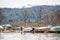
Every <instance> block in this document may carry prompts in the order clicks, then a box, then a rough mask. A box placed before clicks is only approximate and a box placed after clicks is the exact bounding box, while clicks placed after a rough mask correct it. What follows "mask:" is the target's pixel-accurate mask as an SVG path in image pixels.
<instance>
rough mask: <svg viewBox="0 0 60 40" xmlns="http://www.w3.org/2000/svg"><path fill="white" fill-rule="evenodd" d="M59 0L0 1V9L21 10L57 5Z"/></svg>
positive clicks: (59, 2)
mask: <svg viewBox="0 0 60 40" xmlns="http://www.w3.org/2000/svg"><path fill="white" fill-rule="evenodd" d="M59 4H60V0H0V8H1V7H2V8H3V7H8V8H21V7H23V6H25V7H32V6H38V5H59Z"/></svg>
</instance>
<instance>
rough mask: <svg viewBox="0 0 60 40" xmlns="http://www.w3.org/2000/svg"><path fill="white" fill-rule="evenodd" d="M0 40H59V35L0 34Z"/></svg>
mask: <svg viewBox="0 0 60 40" xmlns="http://www.w3.org/2000/svg"><path fill="white" fill-rule="evenodd" d="M0 40H60V34H55V33H48V34H43V33H34V34H33V33H23V34H21V33H0Z"/></svg>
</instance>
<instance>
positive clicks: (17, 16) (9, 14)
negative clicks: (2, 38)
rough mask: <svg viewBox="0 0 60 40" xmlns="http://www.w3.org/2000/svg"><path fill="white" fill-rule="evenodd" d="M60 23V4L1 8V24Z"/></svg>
mask: <svg viewBox="0 0 60 40" xmlns="http://www.w3.org/2000/svg"><path fill="white" fill-rule="evenodd" d="M7 23H9V24H15V23H17V24H21V25H23V24H29V25H32V24H44V25H60V5H56V6H47V5H44V6H35V7H31V8H21V9H19V8H0V24H7Z"/></svg>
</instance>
